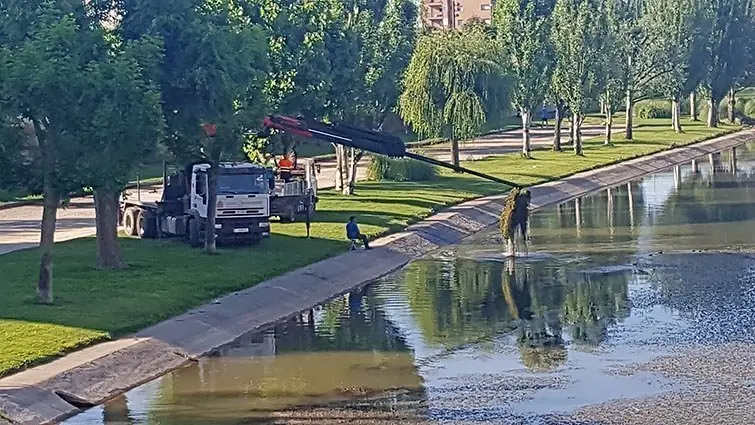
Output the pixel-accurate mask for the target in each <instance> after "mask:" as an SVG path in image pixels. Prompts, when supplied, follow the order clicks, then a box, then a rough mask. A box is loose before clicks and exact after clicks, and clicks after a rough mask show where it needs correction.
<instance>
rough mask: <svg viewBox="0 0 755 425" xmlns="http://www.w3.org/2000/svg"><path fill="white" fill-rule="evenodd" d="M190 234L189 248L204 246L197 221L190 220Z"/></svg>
mask: <svg viewBox="0 0 755 425" xmlns="http://www.w3.org/2000/svg"><path fill="white" fill-rule="evenodd" d="M188 233H189V234H188V235H187V236H188V241H187V242H188V243H189V246H194V247H196V246H199V245H201V244H202V241H201V239H200V238H199V222H198V221H197V220H193V219H192V220H189V232H188Z"/></svg>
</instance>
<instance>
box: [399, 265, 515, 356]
mask: <svg viewBox="0 0 755 425" xmlns="http://www.w3.org/2000/svg"><path fill="white" fill-rule="evenodd" d="M502 269H503V266H502V264H500V263H497V262H476V261H472V260H464V259H456V260H450V261H432V260H418V261H415V262H414V263H412V264H411V265H410V266H409V267H408V269H407V271H406V274H405V285H404V287H405V290H406V291H407V298H408V301H409V306H410V308H411V310H412V314H413V316H414V317H415V319H416V321H417V323H418V325H419V327H420V328H421V330H422V334H423V336H424V339H425V341H426V342H427V343H429V344H436V345H440V346H443V347H446V348H455V347H458V346H460V345H463V344H466V343H468V342H472V341H479V340H481V339H485V338H489V337H492V336H493V335H495V334H497V333H499V332H500V331H502V330H505V329H511V328H512V324H511V319H512V317H511V313H510V311H508V309H507V308H506V304H505V303H504V302H503V300H502V299H501V297H500V295H501V273H502Z"/></svg>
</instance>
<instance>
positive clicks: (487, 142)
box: [317, 125, 624, 189]
mask: <svg viewBox="0 0 755 425" xmlns="http://www.w3.org/2000/svg"><path fill="white" fill-rule="evenodd" d="M623 130H624V127H623V126H614V131H613V132H614V133H618V132H621V131H623ZM604 133H605V128H604V127H601V126H595V125H593V126H590V125H588V126H584V127H582V137H583V138H585V139H589V138H591V137H597V136H600V135H602V134H604ZM568 140H569V128H568V127H564V131H563V132H562V133H561V141H562V142H563V143H566V142H567V141H568ZM530 144H531V145H532V149H541V148H548V147H550V146H552V145H553V127H550V128H545V129H542V128H533V129H531V130H530ZM450 149H451V147H450V145H449V144H447V143H441V144H438V145H432V146H427V147H423V148H419V149H415V151H416V152H418V153H422V154H423V155H426V156H429V157H431V158H435V159H438V160H440V161H446V162H451V151H450ZM521 150H522V131H521V130H509V131H503V132H500V133H495V134H489V135H486V136H481V137H478V138H476V139H473V140H468V141H466V142H462V143H461V148H460V155H459V156H460V159H461V160H462V161H478V160H480V159H485V158H487V157H490V156H495V155H503V154H507V153H512V152H520V151H521ZM318 163H319V164H320V173H319V174H318V175H317V185H318V188H320V189H331V188H333V187H334V186H335V179H336V162H335V160H327V161H319V162H318ZM369 165H370V158H369V156H365V157H364V158H362V161H360V162H359V167H358V168H357V179H358V180H365V179H366V178H367V167H368V166H369Z"/></svg>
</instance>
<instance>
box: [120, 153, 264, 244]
mask: <svg viewBox="0 0 755 425" xmlns="http://www.w3.org/2000/svg"><path fill="white" fill-rule="evenodd" d="M209 170H210V164H208V163H203V162H199V163H193V164H190V165H188V166H186V167H184V168H182V169H180V170H179V171H178V172H176V173H174V174H171V175H170V176H168V173H167V166H166V168H165V170H164V172H163V176H164V181H163V191H162V196H161V197H160V199H159V200H158V201H156V202H142V199H141V195H140V192H139V189H138V188H137V199H136V200H130V199H128V197H127V196H125V194H123V196H122V199H121V208H120V219H121V223H122V224H123V227H124V230H125V232H126V234H128V235H130V236H140V237H143V238H159V237H183V238H184V239H185V240H186V241H187V242H188V243H189V244H190V245H192V246H198V245H201V244H202V241H203V240H204V235H205V232H206V231H207V210H208V203H209V191H208V190H207V189H208V187H207V185H208V181H209V178H208V177H209ZM267 175H268V170H267V169H266V168H264V167H262V166H259V165H255V164H250V163H246V162H240V163H237V162H223V163H220V164H219V167H218V170H217V188H216V189H217V204H216V207H217V208H216V211H217V213H216V216H215V229H214V230H215V233H216V235H217V237H218V240H220V241H224V240H233V241H242V242H252V243H256V242H259V241H260V240H261V239H263V238H269V237H270V185H269V182H268V177H267Z"/></svg>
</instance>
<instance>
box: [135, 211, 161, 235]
mask: <svg viewBox="0 0 755 425" xmlns="http://www.w3.org/2000/svg"><path fill="white" fill-rule="evenodd" d="M136 223H137V226H138V227H137V228H138V229H139V237H140V238H142V239H154V238H156V237H157V223H155V216H154V215H152V214H149V215H148V214H146V213H141V214H139V216H138V217H137V218H136Z"/></svg>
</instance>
